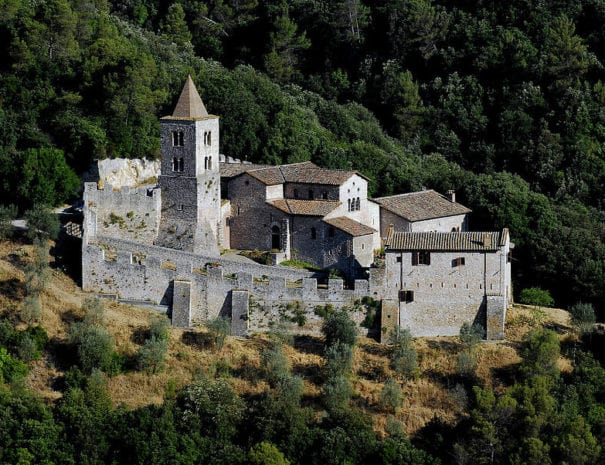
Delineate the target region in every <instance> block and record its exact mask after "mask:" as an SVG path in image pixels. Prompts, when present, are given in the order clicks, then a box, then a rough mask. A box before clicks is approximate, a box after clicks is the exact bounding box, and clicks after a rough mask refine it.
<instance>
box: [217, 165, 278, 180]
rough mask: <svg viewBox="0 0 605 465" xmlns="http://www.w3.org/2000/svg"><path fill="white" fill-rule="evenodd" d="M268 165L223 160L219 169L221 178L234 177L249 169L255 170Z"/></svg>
mask: <svg viewBox="0 0 605 465" xmlns="http://www.w3.org/2000/svg"><path fill="white" fill-rule="evenodd" d="M267 166H268V165H257V164H254V163H226V162H221V163H220V164H219V171H220V173H221V178H234V177H236V176H239V175H240V174H242V173H245V172H246V171H249V170H255V169H258V168H267Z"/></svg>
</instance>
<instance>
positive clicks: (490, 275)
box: [384, 247, 507, 336]
mask: <svg viewBox="0 0 605 465" xmlns="http://www.w3.org/2000/svg"><path fill="white" fill-rule="evenodd" d="M504 255H506V251H505V248H504V247H503V249H502V250H498V251H496V252H469V251H463V252H439V253H435V252H432V253H431V262H430V265H415V266H414V265H412V252H390V253H389V252H387V254H386V259H385V261H386V277H385V289H384V295H385V297H386V298H389V299H393V300H398V301H399V314H400V316H399V324H400V325H401V326H402V327H404V328H405V327H409V328H410V329H411V331H412V334H413V335H414V336H452V335H456V334H458V332H459V329H460V326H462V324H463V323H464V322H469V323H479V324H481V325H482V326H483V327H486V325H487V321H486V303H487V300H486V299H487V296H505V295H506V292H507V290H506V269H505V268H503V267H502V265H503V256H504ZM460 258H463V259H464V262H465V264H464V265H458V264H457V262H456V260H457V259H460ZM399 291H402V292H408V293H412V294H407V295H406V294H403V295H401V294H399ZM494 298H495V297H494ZM502 299H503V300H504V297H502ZM491 321H492V322H493V321H495V320H493V319H492V320H491ZM502 325H503V320H502ZM502 327H503V326H502ZM497 332H498V330H496V329H493V330H492V331H491V333H490V334H497Z"/></svg>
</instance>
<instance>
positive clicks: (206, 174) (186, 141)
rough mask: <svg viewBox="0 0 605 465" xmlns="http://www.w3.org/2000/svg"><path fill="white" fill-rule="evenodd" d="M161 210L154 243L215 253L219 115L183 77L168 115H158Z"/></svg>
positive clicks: (218, 203) (218, 220)
mask: <svg viewBox="0 0 605 465" xmlns="http://www.w3.org/2000/svg"><path fill="white" fill-rule="evenodd" d="M161 150H162V168H161V174H160V179H159V186H160V188H161V192H162V213H161V220H160V230H159V234H158V238H157V240H156V245H160V246H162V247H170V248H173V249H179V250H185V251H188V252H195V253H200V254H205V255H213V256H218V237H219V231H218V228H219V222H220V219H221V197H220V193H221V192H220V175H219V124H218V116H214V115H209V114H208V112H207V111H206V107H205V106H204V103H203V102H202V99H201V98H200V94H199V93H198V91H197V89H196V88H195V84H194V83H193V80H192V79H191V76H188V77H187V81H186V82H185V86H184V87H183V90H182V92H181V96H180V97H179V100H178V102H177V104H176V107H175V109H174V112H173V113H172V116H165V117H163V118H162V119H161Z"/></svg>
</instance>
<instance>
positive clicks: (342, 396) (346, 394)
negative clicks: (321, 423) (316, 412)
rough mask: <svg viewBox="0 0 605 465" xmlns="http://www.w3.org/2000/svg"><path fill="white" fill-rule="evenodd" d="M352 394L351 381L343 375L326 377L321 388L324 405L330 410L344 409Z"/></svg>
mask: <svg viewBox="0 0 605 465" xmlns="http://www.w3.org/2000/svg"><path fill="white" fill-rule="evenodd" d="M352 395H353V388H352V387H351V383H350V382H349V380H348V379H347V378H345V377H344V376H334V377H331V378H328V380H327V381H326V383H325V384H324V387H323V390H322V397H323V402H324V405H325V407H326V409H327V410H328V411H330V412H335V411H338V410H343V409H346V408H347V407H348V405H349V401H350V400H351V396H352Z"/></svg>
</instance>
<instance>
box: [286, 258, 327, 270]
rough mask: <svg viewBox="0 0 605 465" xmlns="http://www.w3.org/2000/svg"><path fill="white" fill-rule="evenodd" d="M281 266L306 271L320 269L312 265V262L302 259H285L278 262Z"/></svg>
mask: <svg viewBox="0 0 605 465" xmlns="http://www.w3.org/2000/svg"><path fill="white" fill-rule="evenodd" d="M280 265H283V266H289V267H290V268H299V269H301V270H308V271H321V268H319V267H318V266H315V265H313V263H309V262H305V261H304V260H285V261H283V262H281V263H280Z"/></svg>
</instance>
